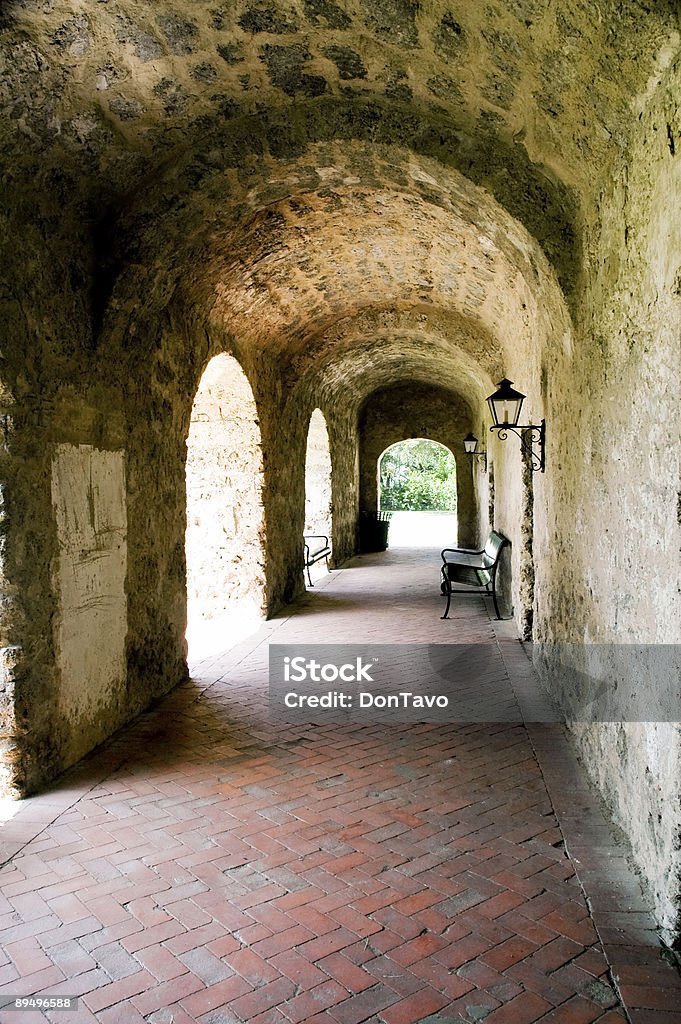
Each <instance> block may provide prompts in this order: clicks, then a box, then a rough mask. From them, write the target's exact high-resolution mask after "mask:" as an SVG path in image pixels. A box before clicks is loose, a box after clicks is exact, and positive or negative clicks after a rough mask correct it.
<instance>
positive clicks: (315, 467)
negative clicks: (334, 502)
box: [305, 409, 331, 540]
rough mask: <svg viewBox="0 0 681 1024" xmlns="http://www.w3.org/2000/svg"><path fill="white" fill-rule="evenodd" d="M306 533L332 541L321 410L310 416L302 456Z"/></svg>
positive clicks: (326, 438)
mask: <svg viewBox="0 0 681 1024" xmlns="http://www.w3.org/2000/svg"><path fill="white" fill-rule="evenodd" d="M305 533H320V534H325V535H326V536H328V537H329V540H330V539H331V452H330V450H329V433H328V430H327V429H326V420H325V419H324V414H323V413H322V412H321V410H320V409H315V410H314V412H313V413H312V415H311V416H310V426H309V429H308V432H307V451H306V453H305Z"/></svg>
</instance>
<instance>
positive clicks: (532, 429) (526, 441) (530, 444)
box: [487, 377, 546, 473]
mask: <svg viewBox="0 0 681 1024" xmlns="http://www.w3.org/2000/svg"><path fill="white" fill-rule="evenodd" d="M512 385H513V381H512V380H508V378H506V377H504V379H503V380H500V381H499V384H498V386H497V390H496V391H495V392H494V394H493V395H490V396H489V397H488V399H487V404H488V405H489V408H490V412H491V413H492V419H493V421H494V422H493V424H492V426H491V427H490V428H489V429H490V430H493V431H494V430H498V431H499V439H500V440H501V441H505V440H506V438H507V437H508V434H509V431H510V432H511V433H512V434H516V435H517V436H518V437H519V438H520V447H521V448H522V449H523V451H525V452H527V453H528V455H529V456H530V465H531V467H532V470H533V472H535V473H536V472H540V473H543V472H544V469H545V465H546V460H545V440H546V420H542V421H541V423H519V422H518V420H519V419H520V411H521V409H522V407H523V402H524V401H525V395H523V394H522V392H521V391H516V390H515V388H514V387H513V386H512ZM535 449H536V450H535Z"/></svg>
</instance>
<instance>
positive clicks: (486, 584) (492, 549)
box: [440, 530, 509, 619]
mask: <svg viewBox="0 0 681 1024" xmlns="http://www.w3.org/2000/svg"><path fill="white" fill-rule="evenodd" d="M508 543H509V540H508V538H507V537H504V536H503V534H501V533H496V531H494V530H492V531H491V532H490V535H489V537H488V538H487V543H486V544H485V546H484V548H481V549H480V550H479V551H476V550H473V549H471V548H444V549H443V551H442V583H441V584H440V590H441V591H442V593H443V594H446V595H447V607H446V608H445V613H444V615H442V616H441V618H443V619H446V618H447V616H448V615H449V605H450V602H451V599H452V594H478V593H480V591H481V589H484V590H485V591H486V592H487V593H491V595H492V600H493V601H494V610H495V612H496V613H497V618H498V619H500V618H501V614H500V612H499V605H498V604H497V590H496V580H497V568H498V565H499V557H500V555H501V552H502V549H503V548H504V546H505V545H506V544H508ZM453 583H462V584H465V585H466V586H468V587H475V588H476V589H475V590H459V589H454V587H453V586H452V584H453Z"/></svg>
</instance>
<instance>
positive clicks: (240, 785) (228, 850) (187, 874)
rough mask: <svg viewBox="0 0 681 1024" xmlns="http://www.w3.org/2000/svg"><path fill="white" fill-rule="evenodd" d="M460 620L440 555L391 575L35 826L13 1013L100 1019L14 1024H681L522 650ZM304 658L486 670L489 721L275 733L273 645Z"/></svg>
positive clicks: (8, 967) (19, 853)
mask: <svg viewBox="0 0 681 1024" xmlns="http://www.w3.org/2000/svg"><path fill="white" fill-rule="evenodd" d="M440 611H441V601H440V598H439V594H438V589H437V555H436V554H435V555H434V554H433V553H432V552H430V553H428V554H427V555H426V554H425V553H418V552H411V551H399V552H389V553H387V554H385V555H377V556H365V557H364V558H362V559H359V560H357V561H356V562H355V563H353V565H352V566H351V567H348V568H347V569H344V570H341V571H338V572H335V573H333V574H331V575H330V576H328V577H326V578H325V579H324V581H323V582H322V585H321V586H319V587H317V588H315V591H313V592H311V593H309V594H308V596H307V597H306V598H305V600H304V601H303V602H301V604H300V605H299V606H298V607H297V608H296V609H294V610H293V611H292V612H291V614H289V615H288V616H287V617H286V618H281V619H276V620H272V621H271V622H269V623H266V624H265V625H264V626H263V628H262V630H261V631H260V632H259V633H258V634H257V635H255V636H253V637H251V638H249V639H248V640H247V641H245V642H244V643H242V644H241V645H240V646H239V647H237V648H235V649H233V650H232V651H230V652H228V653H227V654H225V655H224V656H222V657H218V658H212V659H208V660H206V661H205V662H204V663H202V664H199V665H197V666H196V667H195V671H194V673H193V675H194V679H193V681H192V682H191V683H190V684H187V685H186V686H183V687H180V688H179V689H178V690H177V691H175V692H174V693H173V694H172V695H171V696H170V697H169V698H168V699H167V700H166V701H165V702H164V703H163V704H162V705H161V706H160V707H159V708H158V709H156V710H155V711H154V712H152V713H150V714H148V715H145V716H143V717H142V718H141V719H139V720H138V721H137V722H136V723H135V724H134V725H133V726H132V727H131V728H130V729H128V730H126V731H124V732H123V733H121V734H120V735H119V736H118V737H116V739H115V740H114V741H113V742H111V743H110V744H109V745H108V746H107V747H106V748H104V749H103V750H102V751H99V752H98V753H97V754H96V755H95V756H93V757H91V758H89V759H88V760H87V761H85V762H83V763H82V764H81V765H79V766H77V768H76V769H74V770H73V771H71V772H70V773H68V775H67V776H66V777H65V778H64V779H63V780H62V781H61V783H60V784H59V785H57V786H55V788H54V789H53V790H52V791H51V792H49V793H47V794H44V795H43V796H41V797H37V798H34V799H32V800H29V801H26V802H25V803H24V805H23V806H22V809H21V811H20V812H19V813H18V814H17V815H16V816H15V817H14V818H13V819H12V820H11V821H9V822H7V823H6V824H5V825H4V827H3V828H2V829H0V852H1V853H2V855H3V856H2V860H3V861H6V863H5V866H4V868H3V869H2V871H1V872H0V885H1V889H2V895H1V897H0V997H2V998H5V999H6V998H7V997H8V996H14V995H37V994H43V995H49V996H52V997H60V996H61V997H63V996H74V997H75V996H78V997H79V1003H78V1008H77V1009H75V1010H61V1011H47V1012H45V1013H43V1012H39V1011H36V1010H28V1011H25V1012H21V1013H18V1012H17V1011H16V1010H13V1009H10V1008H7V1007H6V1008H5V1009H2V1010H0V1021H1V1022H2V1024H5V1022H7V1024H11V1022H16V1024H31V1022H32V1021H44V1020H54V1021H62V1022H63V1024H86V1022H87V1024H90V1022H93V1021H96V1022H101V1024H140V1022H141V1021H147V1022H150V1024H188V1022H194V1021H200V1022H201V1024H232V1022H243V1021H247V1022H249V1024H302V1022H306V1024H313V1022H314V1024H361V1022H364V1021H370V1022H373V1024H411V1022H422V1024H425V1022H427V1024H449V1022H453V1021H467V1022H469V1024H474V1022H478V1021H483V1020H484V1021H485V1024H531V1022H534V1021H543V1022H546V1024H548V1022H551V1024H591V1022H594V1021H598V1022H599V1024H624V1022H625V1021H626V1020H627V1019H629V1020H631V1021H633V1022H634V1024H681V1012H679V1008H680V1007H681V983H680V982H679V978H678V975H677V973H676V971H675V970H673V969H672V968H670V967H669V966H668V965H667V964H666V963H665V960H664V959H663V958H662V956H661V955H660V949H659V944H658V942H657V937H656V935H655V933H654V930H653V928H652V921H651V918H650V916H649V914H648V912H647V908H646V905H645V901H644V900H643V899H642V897H641V894H640V891H639V889H638V886H637V884H636V880H635V878H634V876H633V875H632V874H631V872H630V870H629V867H628V865H627V861H626V856H625V853H624V847H623V846H621V845H619V846H618V844H617V839H616V838H614V839H613V838H612V836H611V834H610V832H609V830H608V829H607V827H606V825H605V823H604V821H603V818H602V817H601V813H600V809H599V806H598V803H597V801H596V800H595V799H594V797H593V796H592V794H591V792H590V790H589V788H588V786H587V784H586V783H585V781H584V779H583V777H582V776H581V775H580V774H579V771H578V768H577V766H576V764H575V761H574V758H573V757H572V755H571V753H570V749H569V747H568V745H567V743H566V742H565V740H564V738H563V734H562V730H561V728H560V726H559V725H556V724H530V725H527V726H526V725H525V724H523V722H522V720H521V717H522V716H524V718H525V720H526V721H527V722H530V723H532V722H534V723H537V722H542V721H543V722H546V720H547V719H550V718H551V714H550V710H551V709H550V707H549V706H548V705H547V704H546V702H545V701H544V700H543V698H542V697H541V694H540V693H539V692H538V690H537V686H536V683H535V680H534V677H533V674H532V671H531V668H530V665H529V662H528V660H527V658H526V655H525V652H524V651H523V649H522V646H521V645H520V644H519V643H518V642H517V641H515V640H513V639H512V635H511V633H510V631H509V627H508V625H507V624H506V625H504V624H499V623H495V622H492V621H490V618H489V615H488V613H487V610H486V608H485V605H484V602H483V601H482V599H480V598H478V597H474V598H461V599H459V600H458V601H456V603H455V605H454V610H453V616H454V617H453V618H452V620H451V621H449V622H442V621H440V619H439V614H440ZM303 641H305V642H317V643H319V642H328V643H331V642H350V641H352V642H381V643H395V644H404V643H416V642H419V643H424V642H425V643H436V644H442V643H447V644H449V643H457V644H461V643H463V644H473V643H476V644H481V645H484V646H485V649H486V652H487V655H488V656H487V657H486V659H485V666H486V668H485V678H484V679H480V678H478V677H475V676H474V677H473V678H472V680H471V687H470V690H471V693H473V694H474V695H475V694H477V696H478V697H479V700H480V707H481V709H482V710H483V712H484V713H482V714H481V717H482V719H483V720H481V721H477V722H475V721H468V722H466V723H458V724H440V723H429V724H420V725H408V724H399V723H398V724H393V725H386V724H353V723H346V724H320V723H316V724H315V723H303V724H299V725H290V724H281V723H279V724H278V723H276V722H272V721H270V720H269V718H268V711H267V654H268V644H269V643H270V642H277V643H287V644H288V643H294V642H303ZM490 693H493V694H494V701H498V702H499V705H498V706H499V707H501V708H502V713H501V714H498V715H496V718H497V720H494V719H495V713H494V710H493V708H492V707H491V702H490V699H489V694H490ZM492 703H493V702H492ZM510 712H513V713H512V714H511V713H510ZM2 998H0V1003H1V1002H2ZM623 1000H624V1003H623ZM625 1004H626V1009H625ZM627 1014H628V1016H627Z"/></svg>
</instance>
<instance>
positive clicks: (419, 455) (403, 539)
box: [378, 437, 457, 547]
mask: <svg viewBox="0 0 681 1024" xmlns="http://www.w3.org/2000/svg"><path fill="white" fill-rule="evenodd" d="M378 508H379V511H380V512H390V513H392V515H391V523H390V545H391V546H392V547H409V546H411V545H419V546H426V547H431V546H432V547H443V546H444V545H446V544H452V543H454V540H453V538H456V536H457V522H456V509H457V500H456V461H455V459H454V455H453V454H452V452H451V451H450V449H449V448H448V447H447V446H446V445H444V444H440V442H439V441H431V440H430V439H429V438H425V437H416V438H409V439H407V440H405V441H398V442H397V443H396V444H392V445H390V446H389V447H388V448H386V449H385V451H384V452H383V453H382V454H381V456H380V458H379V460H378Z"/></svg>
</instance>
